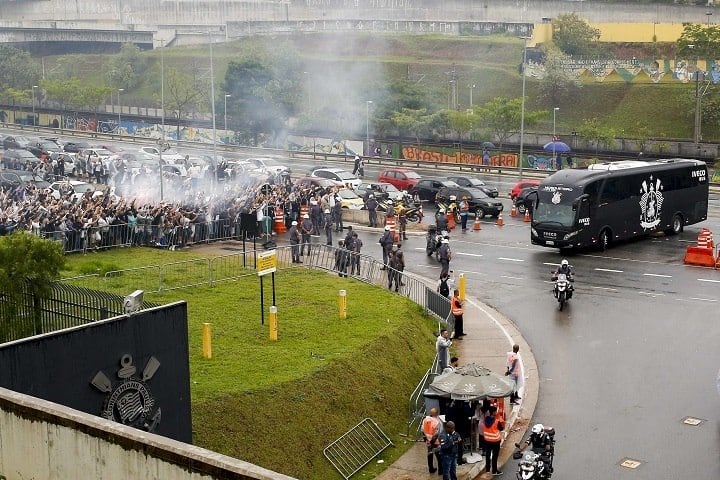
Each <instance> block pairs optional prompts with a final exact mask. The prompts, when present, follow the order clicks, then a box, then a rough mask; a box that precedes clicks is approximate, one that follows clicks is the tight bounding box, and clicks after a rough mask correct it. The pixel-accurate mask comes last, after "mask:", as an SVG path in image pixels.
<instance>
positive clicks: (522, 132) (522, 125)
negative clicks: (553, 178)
mask: <svg viewBox="0 0 720 480" xmlns="http://www.w3.org/2000/svg"><path fill="white" fill-rule="evenodd" d="M529 38H530V37H523V42H524V44H523V63H522V69H521V70H520V73H521V74H522V97H521V99H520V158H519V159H518V173H519V176H520V180H522V178H523V167H522V164H523V146H524V144H525V65H526V64H527V41H528V40H529Z"/></svg>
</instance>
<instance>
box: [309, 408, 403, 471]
mask: <svg viewBox="0 0 720 480" xmlns="http://www.w3.org/2000/svg"><path fill="white" fill-rule="evenodd" d="M392 444H393V443H392V441H390V438H389V437H388V436H387V435H385V432H383V431H382V430H380V427H378V425H377V423H375V422H374V421H373V420H372V419H371V418H366V419H364V420H363V421H362V422H360V423H358V424H357V425H355V426H354V427H353V428H351V429H350V430H348V431H347V432H346V433H345V434H344V435H343V436H341V437H340V438H338V439H337V440H335V441H334V442H332V443H331V444H330V445H328V446H327V447H325V449H324V450H323V454H324V455H325V457H326V458H327V459H328V460H329V461H330V463H332V465H333V467H335V468H336V469H337V471H338V472H340V475H342V476H343V478H344V479H346V480H347V479H348V478H350V477H352V476H353V475H354V474H355V473H357V472H358V470H360V469H361V468H362V467H364V466H365V465H367V464H368V463H370V461H371V460H372V459H373V458H375V457H376V456H378V455H379V454H380V453H382V451H383V450H385V449H386V448H388V447H390V446H391V445H392Z"/></svg>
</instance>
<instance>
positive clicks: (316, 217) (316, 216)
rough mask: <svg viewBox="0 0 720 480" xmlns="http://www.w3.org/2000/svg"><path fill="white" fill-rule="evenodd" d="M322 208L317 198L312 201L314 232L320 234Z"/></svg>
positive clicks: (311, 214)
mask: <svg viewBox="0 0 720 480" xmlns="http://www.w3.org/2000/svg"><path fill="white" fill-rule="evenodd" d="M322 219H323V215H322V208H321V207H320V205H319V204H318V202H317V200H311V201H310V220H312V226H313V229H312V234H313V235H320V224H321V222H322Z"/></svg>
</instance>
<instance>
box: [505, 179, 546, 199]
mask: <svg viewBox="0 0 720 480" xmlns="http://www.w3.org/2000/svg"><path fill="white" fill-rule="evenodd" d="M538 185H540V180H534V179H530V180H520V181H519V182H517V183H516V184H515V185H514V186H513V188H512V190H510V198H512V199H513V200H515V197H517V196H518V194H519V193H520V191H521V190H522V189H523V188H527V187H532V186H538Z"/></svg>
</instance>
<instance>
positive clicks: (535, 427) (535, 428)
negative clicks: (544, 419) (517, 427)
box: [531, 423, 545, 433]
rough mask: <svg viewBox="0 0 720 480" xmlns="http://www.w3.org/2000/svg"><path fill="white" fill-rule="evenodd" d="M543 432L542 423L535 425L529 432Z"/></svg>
mask: <svg viewBox="0 0 720 480" xmlns="http://www.w3.org/2000/svg"><path fill="white" fill-rule="evenodd" d="M543 430H545V427H543V424H542V423H536V424H535V425H533V427H532V430H531V432H532V433H542V432H543Z"/></svg>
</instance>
